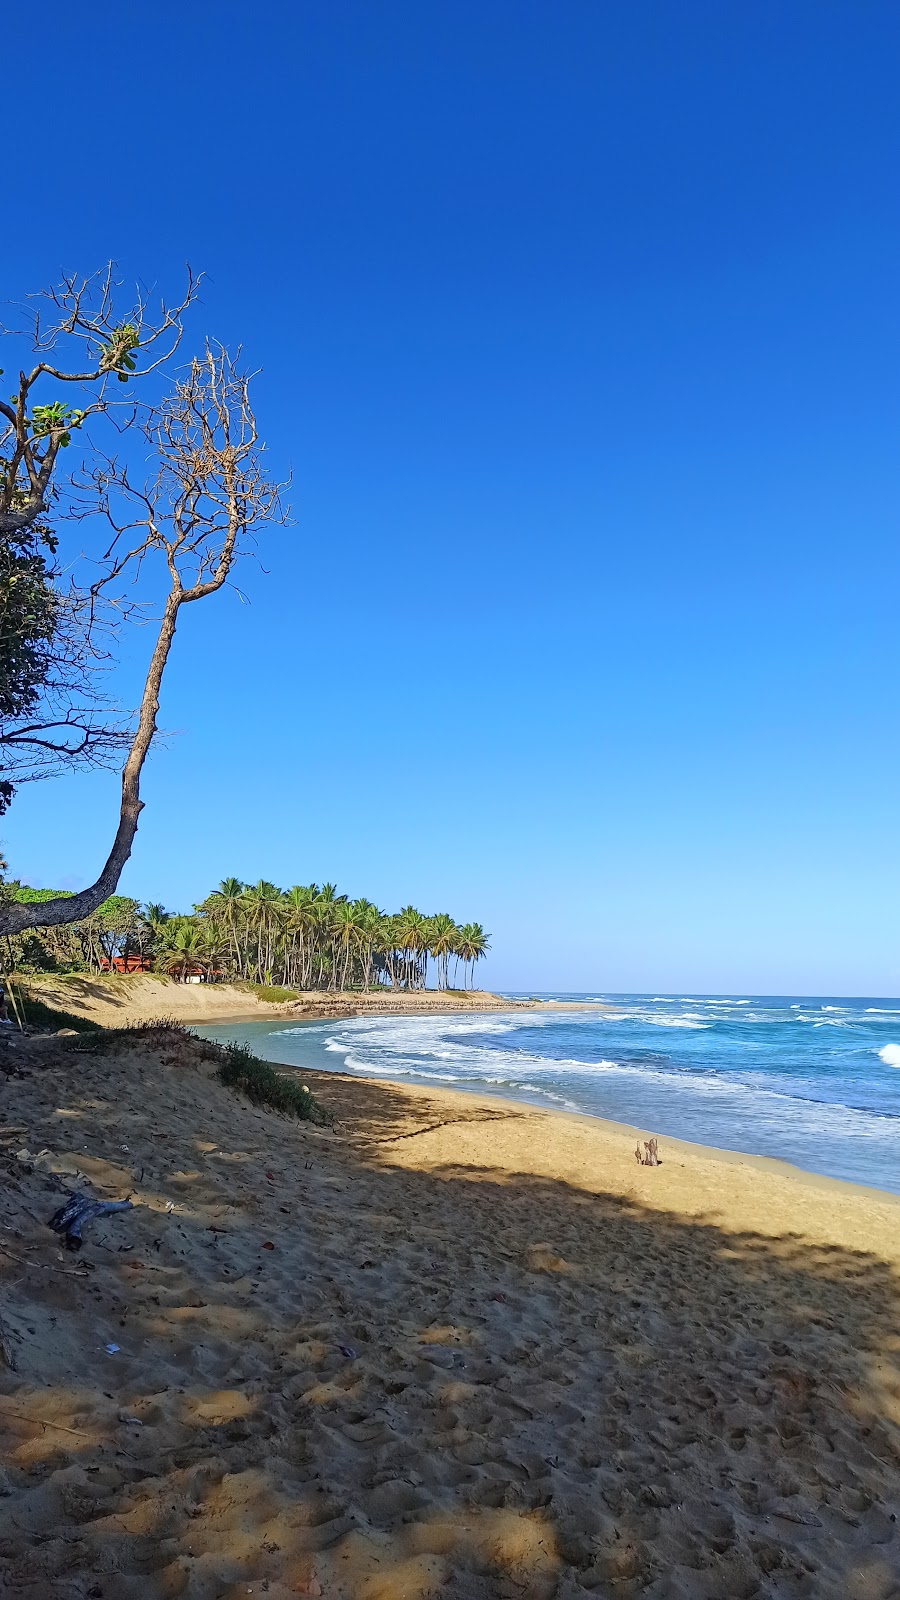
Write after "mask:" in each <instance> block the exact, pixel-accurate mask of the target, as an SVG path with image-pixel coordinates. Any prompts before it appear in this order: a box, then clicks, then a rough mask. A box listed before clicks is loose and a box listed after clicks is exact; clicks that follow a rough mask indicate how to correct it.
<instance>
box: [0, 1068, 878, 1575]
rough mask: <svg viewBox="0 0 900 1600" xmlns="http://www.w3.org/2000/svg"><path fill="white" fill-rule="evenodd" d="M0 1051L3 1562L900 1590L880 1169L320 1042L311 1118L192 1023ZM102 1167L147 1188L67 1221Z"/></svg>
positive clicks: (22, 1567)
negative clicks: (177, 1035)
mask: <svg viewBox="0 0 900 1600" xmlns="http://www.w3.org/2000/svg"><path fill="white" fill-rule="evenodd" d="M10 1069H12V1070H13V1071H14V1072H15V1073H21V1074H22V1075H21V1076H18V1075H13V1076H10V1077H8V1078H7V1080H6V1082H5V1084H4V1086H3V1090H2V1094H3V1107H2V1121H3V1124H4V1126H5V1128H6V1129H8V1130H10V1129H20V1130H22V1131H14V1132H5V1133H4V1132H2V1131H0V1160H2V1162H3V1165H4V1167H5V1170H6V1179H5V1183H4V1187H3V1190H2V1201H0V1212H2V1214H0V1223H2V1232H0V1247H2V1254H0V1271H2V1273H3V1285H4V1295H3V1302H2V1304H3V1311H2V1317H3V1327H2V1334H3V1342H4V1346H5V1350H6V1353H7V1356H8V1357H9V1359H10V1360H11V1361H12V1362H13V1363H14V1365H13V1366H9V1365H7V1366H4V1365H3V1364H2V1361H0V1436H2V1456H0V1460H2V1468H3V1473H4V1482H3V1487H4V1488H5V1490H6V1494H5V1497H4V1498H3V1499H2V1500H0V1573H2V1575H3V1580H4V1582H5V1585H6V1587H5V1589H4V1590H3V1591H2V1592H3V1593H8V1594H9V1595H15V1596H17V1597H19V1596H22V1597H24V1600H38V1597H40V1600H44V1597H52V1600H64V1597H65V1600H75V1597H76V1596H77V1597H78V1600H86V1597H87V1596H88V1595H90V1596H91V1597H92V1600H95V1597H96V1600H126V1597H128V1600H131V1597H134V1600H137V1597H141V1600H144V1597H149V1600H170V1597H174V1596H179V1595H184V1596H188V1597H190V1600H236V1597H237V1596H238V1595H241V1596H245V1595H247V1594H248V1593H252V1594H254V1595H262V1594H267V1595H268V1596H270V1597H271V1600H287V1597H289V1596H294V1595H297V1594H307V1595H321V1596H327V1597H334V1600H344V1597H346V1600H407V1597H410V1600H415V1597H419V1596H426V1595H432V1594H433V1595H440V1596H448V1597H451V1600H454V1597H459V1600H489V1597H493V1596H500V1597H510V1600H512V1597H520V1596H529V1597H531V1596H533V1597H536V1600H539V1597H547V1600H549V1597H551V1596H559V1597H560V1600H565V1597H575V1596H581V1595H584V1594H594V1595H599V1596H604V1597H612V1596H615V1597H627V1600H631V1597H637V1596H645V1595H647V1596H652V1597H654V1600H695V1597H700V1600H732V1597H735V1600H741V1597H751V1596H757V1595H758V1596H764V1597H775V1596H777V1597H779V1600H780V1597H784V1600H788V1597H790V1600H793V1597H798V1600H799V1597H804V1600H806V1597H808V1600H848V1597H849V1600H896V1597H897V1596H898V1595H900V1534H898V1524H897V1521H896V1520H895V1519H896V1518H897V1517H898V1516H900V1370H898V1358H900V1335H898V1328H900V1320H898V1312H900V1275H898V1268H900V1208H898V1202H897V1201H896V1200H895V1199H894V1197H892V1196H889V1195H885V1194H880V1193H878V1192H876V1191H870V1190H865V1189H861V1188H857V1187H855V1186H853V1185H849V1184H841V1183H837V1182H829V1181H828V1180H825V1179H815V1178H809V1177H804V1176H803V1175H800V1174H796V1173H794V1172H793V1171H792V1169H790V1168H789V1167H786V1166H783V1165H782V1164H781V1163H776V1162H769V1161H754V1160H752V1159H751V1158H749V1157H744V1156H735V1157H731V1158H728V1157H724V1156H723V1155H722V1154H720V1153H716V1152H713V1151H709V1150H706V1149H704V1148H703V1147H700V1146H694V1145H686V1144H677V1143H675V1142H673V1141H670V1140H663V1141H661V1146H660V1148H661V1154H662V1156H663V1165H662V1166H661V1167H659V1168H655V1169H650V1168H642V1167H638V1166H637V1164H636V1163H635V1160H634V1156H633V1146H634V1137H633V1130H630V1129H627V1128H622V1127H619V1126H618V1125H616V1124H609V1123H603V1122H600V1121H599V1120H598V1119H595V1118H589V1117H576V1116H572V1115H568V1114H565V1113H557V1112H545V1111H543V1110H537V1109H534V1108H532V1107H529V1106H522V1105H518V1104H512V1103H507V1102H501V1101H496V1100H486V1099H481V1098H476V1097H474V1096H469V1095H464V1094H460V1093H456V1092H449V1091H436V1092H428V1093H426V1092H423V1091H420V1090H418V1089H410V1088H408V1087H401V1086H397V1085H393V1084H388V1083H382V1082H379V1083H377V1084H376V1083H372V1082H367V1081H365V1080H359V1079H355V1078H347V1077H340V1076H337V1075H332V1074H313V1073H309V1074H305V1075H304V1076H305V1081H308V1082H309V1083H310V1086H311V1087H313V1088H314V1090H315V1092H316V1093H317V1094H318V1095H319V1097H320V1098H321V1099H322V1101H323V1102H324V1103H325V1104H326V1106H327V1107H328V1109H329V1112H330V1113H331V1114H332V1115H333V1117H334V1118H335V1121H336V1127H335V1129H334V1130H330V1129H314V1128H311V1127H309V1126H308V1125H296V1124H291V1123H287V1122H285V1121H283V1120H282V1119H280V1118H278V1117H276V1116H274V1115H273V1114H271V1113H268V1112H265V1111H262V1110H259V1109H256V1108H253V1107H251V1106H248V1105H247V1104H246V1103H244V1102H242V1101H240V1100H237V1099H235V1098H234V1097H233V1096H232V1095H231V1094H230V1093H229V1092H228V1091H227V1090H225V1089H224V1088H223V1087H222V1086H221V1085H220V1084H219V1083H218V1082H216V1081H213V1080H211V1078H210V1068H209V1066H208V1064H207V1063H204V1062H203V1061H201V1060H199V1059H197V1056H196V1053H195V1047H191V1046H189V1045H178V1046H174V1047H173V1046H171V1045H165V1046H164V1048H163V1051H162V1054H160V1052H159V1051H151V1050H148V1049H146V1048H143V1047H142V1048H138V1049H133V1050H126V1051H123V1050H121V1049H120V1050H119V1053H118V1054H117V1055H116V1056H115V1057H110V1056H91V1055H85V1054H80V1053H79V1054H73V1053H68V1052H65V1051H64V1047H63V1042H62V1041H56V1040H49V1041H35V1042H34V1043H33V1044H30V1045H24V1046H23V1045H20V1044H18V1043H16V1044H15V1045H14V1046H12V1047H11V1048H10V1062H9V1067H8V1069H7V1070H10ZM85 1181H86V1182H87V1183H88V1184H89V1185H90V1186H91V1188H92V1190H93V1192H94V1193H96V1194H98V1195H102V1196H104V1197H109V1198H115V1199H118V1198H124V1197H126V1196H130V1197H132V1198H133V1199H134V1201H135V1209H134V1210H133V1211H132V1212H129V1213H127V1214H126V1215H123V1216H119V1217H113V1218H110V1219H108V1220H105V1221H101V1222H99V1223H96V1224H94V1225H93V1228H92V1229H91V1230H90V1231H89V1232H88V1233H87V1235H86V1243H85V1247H84V1250H83V1252H82V1254H81V1255H72V1254H70V1253H66V1252H63V1251H61V1250H60V1249H59V1248H58V1246H57V1242H56V1240H55V1237H54V1236H53V1235H52V1234H51V1233H50V1232H49V1230H48V1229H47V1227H46V1225H45V1219H46V1218H47V1217H48V1216H49V1215H50V1213H51V1212H52V1211H53V1209H54V1208H55V1207H56V1205H58V1204H59V1203H60V1200H61V1199H62V1197H63V1193H64V1191H65V1189H66V1188H71V1187H73V1186H76V1185H79V1184H83V1183H85ZM111 1344H115V1345H117V1346H119V1348H118V1349H117V1350H115V1351H113V1352H108V1350H107V1346H109V1345H111Z"/></svg>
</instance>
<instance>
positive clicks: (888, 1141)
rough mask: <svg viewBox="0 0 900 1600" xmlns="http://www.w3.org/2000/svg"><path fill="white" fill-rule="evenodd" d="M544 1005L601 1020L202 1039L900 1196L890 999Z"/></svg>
mask: <svg viewBox="0 0 900 1600" xmlns="http://www.w3.org/2000/svg"><path fill="white" fill-rule="evenodd" d="M510 998H513V997H512V996H511V997H510ZM556 998H557V999H559V998H566V999H570V1000H581V1001H583V1000H585V999H587V998H590V999H597V1000H604V1001H606V1002H607V1003H608V1004H609V1005H611V1006H612V1008H613V1009H612V1010H611V1011H607V1012H596V1011H589V1010H584V1011H562V1010H560V1011H559V1012H556V1013H554V1012H553V1011H544V1012H513V1011H511V1012H492V1013H489V1014H488V1015H487V1016H485V1015H484V1014H475V1013H469V1014H460V1013H456V1014H455V1015H451V1016H443V1017H436V1016H429V1017H396V1016H392V1017H365V1018H354V1019H352V1020H347V1021H341V1022H327V1023H301V1024H297V1023H296V1022H293V1023H285V1022H280V1023H275V1022H249V1023H240V1024H235V1023H229V1024H222V1025H217V1026H215V1027H213V1026H204V1027H203V1028H202V1029H200V1030H199V1031H201V1032H203V1033H205V1034H206V1035H207V1036H208V1037H210V1038H217V1039H242V1040H246V1041H247V1042H248V1043H249V1044H250V1045H251V1046H252V1048H253V1049H254V1051H255V1052H256V1053H257V1054H258V1055H261V1056H264V1057H265V1058H266V1059H268V1060H270V1061H282V1062H285V1063H288V1064H290V1065H293V1066H298V1067H317V1068H319V1069H320V1070H322V1069H324V1070H326V1071H327V1070H329V1069H331V1070H337V1071H339V1072H350V1073H358V1074H360V1075H361V1076H366V1077H376V1078H377V1077H384V1078H396V1079H399V1080H402V1081H403V1082H409V1083H420V1084H424V1085H435V1086H440V1087H443V1088H454V1087H455V1088H460V1089H467V1090H469V1091H474V1092H476V1093H482V1094H494V1095H502V1096H505V1097H506V1098H508V1099H514V1100H524V1101H528V1102H529V1103H531V1104H535V1105H542V1106H546V1107H548V1108H549V1107H553V1108H555V1109H557V1110H567V1111H580V1112H587V1113H588V1114H592V1115H594V1116H600V1117H610V1118H612V1119H613V1120H615V1121H619V1122H630V1123H634V1124H636V1125H637V1126H639V1127H643V1128H647V1129H652V1130H653V1131H654V1132H656V1133H659V1134H661V1135H666V1134H668V1135H670V1136H671V1137H673V1138H681V1139H690V1140H695V1141H697V1142H699V1143H701V1144H710V1145H716V1146H718V1147H719V1148H721V1149H728V1150H741V1151H746V1152H748V1153H751V1154H756V1155H767V1156H778V1157H780V1158H781V1159H782V1160H785V1161H791V1162H793V1163H794V1164H795V1165H796V1166H798V1167H804V1168H806V1169H807V1171H810V1172H819V1173H824V1174H826V1175H827V1176H829V1177H834V1178H848V1179H850V1180H851V1181H853V1182H856V1183H867V1184H870V1185H872V1186H874V1187H876V1188H881V1189H888V1190H891V1191H893V1192H894V1193H895V1194H900V1000H877V999H875V1000H842V999H822V998H819V999H803V998H799V999H798V998H796V997H784V998H782V997H772V996H753V995H735V996H730V997H727V998H725V997H723V996H721V995H714V996H713V995H680V996H672V995H618V994H610V995H602V994H599V993H598V994H596V995H592V996H589V997H588V996H584V995H571V996H564V997H562V996H557V997H556Z"/></svg>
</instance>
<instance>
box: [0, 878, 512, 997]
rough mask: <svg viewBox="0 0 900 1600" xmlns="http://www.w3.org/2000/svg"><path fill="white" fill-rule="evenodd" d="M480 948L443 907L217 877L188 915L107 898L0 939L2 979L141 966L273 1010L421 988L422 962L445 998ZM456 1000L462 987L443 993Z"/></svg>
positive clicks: (471, 926)
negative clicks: (301, 997)
mask: <svg viewBox="0 0 900 1600" xmlns="http://www.w3.org/2000/svg"><path fill="white" fill-rule="evenodd" d="M55 894H56V891H54V890H52V889H30V888H27V887H26V886H24V885H22V884H20V883H10V884H4V885H2V887H0V896H2V898H5V899H6V900H17V901H19V902H22V903H31V902H40V901H43V900H50V899H53V898H54V897H55ZM489 948H490V943H489V939H488V935H487V934H486V933H485V931H484V929H483V928H482V926H481V924H480V923H478V922H467V923H464V924H462V925H461V926H460V925H459V924H458V923H456V922H454V920H453V918H452V917H450V916H448V915H447V913H446V912H440V913H439V914H438V915H437V916H432V917H426V916H423V915H422V913H421V912H420V911H417V910H416V908H415V906H404V908H403V910H402V911H398V912H396V913H393V914H391V913H387V912H384V911H380V910H379V909H378V907H377V906H376V905H373V903H372V901H371V900H362V899H361V900H351V899H349V898H348V896H347V895H345V894H338V892H337V889H336V887H335V885H334V884H333V883H325V884H322V885H321V886H320V885H319V884H316V883H310V884H295V886H294V887H293V888H292V889H287V890H285V889H279V888H278V887H277V886H276V885H275V884H274V883H268V882H267V881H266V880H265V879H260V881H259V882H258V883H255V884H252V885H251V884H246V883H241V881H240V879H238V878H223V880H222V882H221V883H220V884H219V887H218V888H217V889H214V890H213V892H212V894H210V895H207V897H206V899H205V900H204V901H202V902H201V904H200V905H198V906H195V907H194V911H193V913H192V914H191V915H190V916H178V915H173V914H171V913H169V912H167V911H166V910H165V907H164V906H162V905H159V904H154V903H151V904H149V905H145V906H141V905H139V904H138V902H137V901H136V900H131V899H129V898H128V896H127V895H112V896H110V898H109V899H108V900H105V901H104V902H103V904H102V905H101V906H99V907H98V908H97V910H96V911H94V912H93V913H92V914H91V915H90V916H89V917H84V918H82V919H81V921H78V922H70V923H64V924H60V925H59V926H54V927H48V928H39V929H34V930H33V931H31V932H29V933H23V934H15V935H12V936H7V937H6V938H5V939H3V940H0V961H2V962H4V963H5V967H6V970H7V971H8V972H12V971H16V972H54V973H63V972H66V973H75V972H87V973H95V974H100V973H102V972H103V971H104V970H107V971H108V970H109V967H110V965H111V963H113V962H116V963H117V964H118V967H119V970H120V971H121V970H122V969H123V968H124V970H125V971H140V970H144V969H146V968H149V967H150V966H151V965H152V967H153V969H154V971H156V972H157V973H158V974H160V975H161V976H163V975H165V976H168V977H171V978H174V979H175V980H176V982H179V981H182V980H184V979H185V978H189V977H196V976H199V977H203V978H207V979H212V978H224V979H229V980H231V981H232V982H238V983H244V984H247V985H248V986H249V987H250V988H251V989H252V991H253V993H254V994H256V995H258V997H259V998H260V999H261V1000H267V1001H269V1002H271V1003H272V1004H277V1003H279V1002H282V1001H286V1000H294V999H296V998H297V995H298V992H299V991H301V990H304V989H371V988H378V987H383V986H385V985H387V986H388V987H390V988H392V989H397V988H402V989H422V988H424V987H425V983H426V981H427V978H428V963H429V961H430V962H431V963H432V969H433V973H434V976H435V978H436V981H437V987H438V988H439V989H443V990H447V991H450V988H451V985H450V976H451V964H452V968H453V978H454V982H456V980H457V979H458V977H459V974H460V967H461V968H462V973H463V976H464V983H465V987H466V988H471V987H472V986H474V982H475V967H476V965H477V963H478V962H479V961H480V960H481V959H482V957H483V956H485V955H486V954H487V952H488V950H489ZM452 992H453V993H465V989H462V990H460V989H453V991H452Z"/></svg>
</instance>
